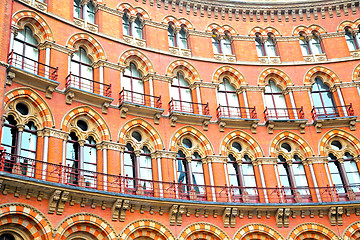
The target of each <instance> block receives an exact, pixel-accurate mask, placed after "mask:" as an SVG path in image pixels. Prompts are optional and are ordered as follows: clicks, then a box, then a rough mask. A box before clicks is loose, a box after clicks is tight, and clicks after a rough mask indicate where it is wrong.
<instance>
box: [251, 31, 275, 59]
mask: <svg viewBox="0 0 360 240" xmlns="http://www.w3.org/2000/svg"><path fill="white" fill-rule="evenodd" d="M255 45H256V50H257V53H258V56H259V57H265V56H268V57H275V56H278V54H277V50H276V45H275V39H274V36H273V35H272V34H268V36H267V37H266V39H265V40H264V39H263V38H262V37H260V34H258V35H257V36H256V38H255Z"/></svg>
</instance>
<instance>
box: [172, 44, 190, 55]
mask: <svg viewBox="0 0 360 240" xmlns="http://www.w3.org/2000/svg"><path fill="white" fill-rule="evenodd" d="M169 50H170V52H171V53H173V54H176V55H179V56H184V57H191V50H190V49H182V48H178V47H171V46H169Z"/></svg>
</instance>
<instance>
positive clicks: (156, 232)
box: [119, 219, 175, 240]
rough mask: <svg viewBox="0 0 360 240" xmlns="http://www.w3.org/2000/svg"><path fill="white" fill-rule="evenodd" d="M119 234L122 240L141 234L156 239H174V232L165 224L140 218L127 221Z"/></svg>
mask: <svg viewBox="0 0 360 240" xmlns="http://www.w3.org/2000/svg"><path fill="white" fill-rule="evenodd" d="M119 236H120V238H121V239H124V240H132V239H136V238H138V237H142V236H144V237H150V238H151V239H158V240H175V236H174V234H173V233H172V232H171V231H170V230H169V229H168V228H167V227H166V226H165V225H163V224H162V223H160V222H158V221H154V220H149V219H140V220H136V221H133V222H131V223H129V224H128V225H127V226H126V227H125V228H124V230H123V231H122V232H121V233H120V235H119Z"/></svg>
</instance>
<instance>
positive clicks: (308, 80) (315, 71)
mask: <svg viewBox="0 0 360 240" xmlns="http://www.w3.org/2000/svg"><path fill="white" fill-rule="evenodd" d="M314 76H319V77H321V79H322V80H323V81H324V83H327V84H328V85H329V86H330V87H332V86H334V84H335V83H340V79H339V77H338V76H337V75H336V73H334V72H333V71H332V70H330V69H328V68H326V67H323V66H316V67H313V68H311V69H310V70H309V71H307V73H306V74H305V77H304V85H305V86H309V85H312V84H313V83H314V81H315V80H314V79H315V77H314Z"/></svg>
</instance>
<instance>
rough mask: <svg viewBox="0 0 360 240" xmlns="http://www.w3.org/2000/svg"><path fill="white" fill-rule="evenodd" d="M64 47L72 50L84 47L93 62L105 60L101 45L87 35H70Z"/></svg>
mask: <svg viewBox="0 0 360 240" xmlns="http://www.w3.org/2000/svg"><path fill="white" fill-rule="evenodd" d="M66 46H67V47H68V48H70V49H73V50H78V49H79V47H84V48H85V49H86V51H87V54H88V55H89V57H90V58H91V60H92V61H93V62H97V61H98V60H106V56H105V51H104V49H103V47H102V46H101V44H100V43H99V42H98V41H97V40H96V39H95V38H94V37H92V36H90V35H89V34H87V33H76V34H74V35H72V36H71V37H70V38H69V40H68V41H67V43H66Z"/></svg>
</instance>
